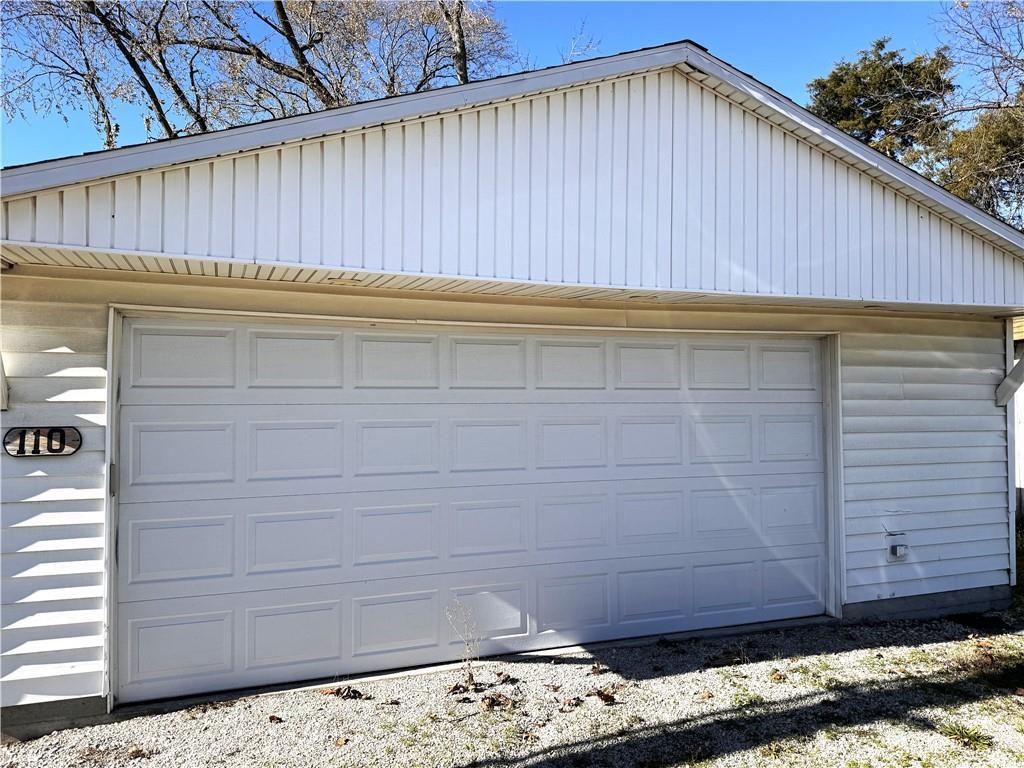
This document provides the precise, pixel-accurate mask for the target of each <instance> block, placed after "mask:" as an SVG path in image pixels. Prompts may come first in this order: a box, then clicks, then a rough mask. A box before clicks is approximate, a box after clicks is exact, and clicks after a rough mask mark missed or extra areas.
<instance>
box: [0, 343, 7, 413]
mask: <svg viewBox="0 0 1024 768" xmlns="http://www.w3.org/2000/svg"><path fill="white" fill-rule="evenodd" d="M7 392H8V390H7V374H6V373H4V358H3V355H0V411H6V410H7V406H8V405H9V403H8V400H7Z"/></svg>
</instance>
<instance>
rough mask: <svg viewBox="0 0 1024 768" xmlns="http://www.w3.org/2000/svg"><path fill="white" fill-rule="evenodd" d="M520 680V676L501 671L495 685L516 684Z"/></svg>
mask: <svg viewBox="0 0 1024 768" xmlns="http://www.w3.org/2000/svg"><path fill="white" fill-rule="evenodd" d="M518 682H519V678H518V677H512V675H510V674H509V673H508V672H499V673H498V677H497V681H496V682H495V685H515V684H516V683H518Z"/></svg>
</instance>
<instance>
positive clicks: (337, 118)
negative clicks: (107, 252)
mask: <svg viewBox="0 0 1024 768" xmlns="http://www.w3.org/2000/svg"><path fill="white" fill-rule="evenodd" d="M697 50H703V49H702V48H701V47H700V46H699V45H697V44H696V43H693V42H691V41H689V40H683V41H681V42H677V43H669V44H667V45H662V46H658V47H656V48H644V49H641V50H637V51H630V52H627V53H618V54H613V55H610V56H604V57H601V58H596V59H587V60H586V61H580V62H575V63H572V64H560V65H557V66H553V67H548V68H546V69H539V70H532V71H528V72H519V73H516V74H511V75H502V76H500V77H495V78H491V79H489V80H478V81H475V82H472V83H467V84H465V85H452V86H446V87H444V88H437V89H435V90H432V91H422V92H420V93H410V94H405V95H402V96H392V97H387V98H382V99H377V100H375V101H365V102H359V103H357V104H350V105H348V106H344V107H337V108H335V109H329V110H324V111H321V112H312V113H309V114H305V115H295V116H294V117H284V118H278V119H274V120H266V121H263V122H259V123H251V124H249V125H240V126H237V127H234V128H225V129H222V130H219V131H211V132H207V133H199V134H195V135H192V136H180V137H176V138H172V139H161V140H159V141H153V142H147V143H144V144H133V145H131V146H127V147H121V148H117V149H109V150H101V151H97V152H91V153H87V154H84V155H74V156H71V157H64V158H58V159H54V160H41V161H39V162H36V163H27V164H25V165H16V166H10V167H7V168H3V169H0V179H2V182H3V189H2V194H3V196H4V197H8V198H9V197H15V196H17V195H24V194H29V193H33V192H40V191H42V190H45V189H50V188H52V187H62V186H68V185H71V184H81V183H84V182H88V181H94V180H97V179H101V178H106V177H109V176H120V175H122V174H127V173H138V172H140V171H145V170H149V169H151V168H156V167H161V166H166V165H174V164H177V163H186V162H191V161H194V160H201V159H203V158H207V157H217V156H220V155H224V154H229V153H233V152H244V151H248V150H253V149H257V148H259V147H264V146H270V145H275V144H280V143H283V142H287V141H295V140H298V139H307V138H309V139H312V138H316V137H318V136H322V135H326V134H330V133H340V132H342V131H346V130H352V129H355V128H365V127H369V126H373V125H379V124H381V123H387V122H392V121H395V120H401V119H407V118H410V117H414V116H416V115H420V114H431V113H435V112H443V111H446V110H450V109H458V108H460V107H468V106H472V105H476V104H482V103H486V102H490V101H499V100H502V99H507V98H515V97H519V96H524V95H527V94H530V93H535V92H541V91H546V90H551V89H554V88H563V87H567V86H571V85H575V84H577V83H581V82H587V81H591V80H601V79H606V78H610V77H617V76H620V75H624V74H627V73H630V72H636V71H641V70H645V69H654V68H661V67H670V66H676V65H678V64H680V63H683V62H685V61H686V54H687V52H689V51H697Z"/></svg>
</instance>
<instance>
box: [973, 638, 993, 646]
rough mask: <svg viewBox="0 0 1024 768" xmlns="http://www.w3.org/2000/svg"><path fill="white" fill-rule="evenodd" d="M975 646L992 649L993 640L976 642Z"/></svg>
mask: <svg viewBox="0 0 1024 768" xmlns="http://www.w3.org/2000/svg"><path fill="white" fill-rule="evenodd" d="M974 644H975V645H976V646H978V647H979V648H992V647H993V646H992V641H991V640H975V641H974Z"/></svg>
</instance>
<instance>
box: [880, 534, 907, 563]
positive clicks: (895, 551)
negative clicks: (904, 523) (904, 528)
mask: <svg viewBox="0 0 1024 768" xmlns="http://www.w3.org/2000/svg"><path fill="white" fill-rule="evenodd" d="M885 554H886V559H888V561H889V562H890V563H902V562H905V561H906V559H907V534H905V533H887V534H885Z"/></svg>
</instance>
